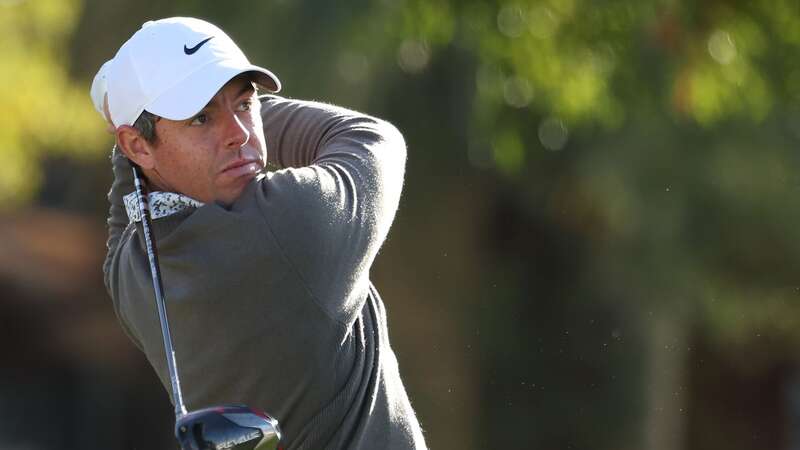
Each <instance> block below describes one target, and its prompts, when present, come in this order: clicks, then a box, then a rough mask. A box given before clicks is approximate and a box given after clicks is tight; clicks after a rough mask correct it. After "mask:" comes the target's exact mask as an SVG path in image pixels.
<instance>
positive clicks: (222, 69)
mask: <svg viewBox="0 0 800 450" xmlns="http://www.w3.org/2000/svg"><path fill="white" fill-rule="evenodd" d="M212 64H213V65H214V68H213V69H211V70H204V69H202V68H201V69H200V70H197V71H196V72H194V73H193V74H191V75H189V76H188V77H186V78H184V79H183V80H182V81H181V82H179V83H178V84H177V85H175V86H173V87H172V88H170V89H168V90H166V91H165V92H164V93H163V94H161V95H160V96H158V97H157V98H156V99H154V100H153V101H152V102H150V104H148V105H145V107H144V109H145V110H146V111H148V112H150V113H152V114H155V115H157V116H160V117H164V118H166V119H170V120H185V119H188V118H190V117H192V116H194V115H195V114H197V113H198V112H200V110H202V109H203V108H204V107H205V106H206V105H207V104H208V102H210V101H211V99H212V98H213V97H214V95H216V94H217V92H218V91H219V90H220V89H222V87H223V86H225V83H227V82H228V81H230V80H231V79H232V78H234V77H235V76H237V75H239V74H242V73H245V72H252V74H253V81H254V82H256V83H257V84H258V85H260V86H263V87H264V88H266V89H267V90H268V91H270V92H278V91H280V90H281V82H280V80H278V77H276V76H275V75H274V74H273V73H272V72H270V71H269V70H267V69H264V68H263V67H258V66H254V65H252V64H251V65H245V66H242V65H241V64H233V63H231V64H226V62H225V61H221V62H220V61H215V62H214V63H212Z"/></svg>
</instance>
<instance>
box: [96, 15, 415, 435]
mask: <svg viewBox="0 0 800 450" xmlns="http://www.w3.org/2000/svg"><path fill="white" fill-rule="evenodd" d="M280 87H281V85H280V82H279V80H278V78H277V77H276V76H275V75H274V74H272V73H271V72H270V71H269V70H266V69H264V68H262V67H258V66H254V65H252V64H250V62H249V61H248V60H247V58H246V57H245V55H244V54H243V53H242V51H241V50H240V49H239V48H238V47H237V46H236V44H235V43H234V42H233V41H232V40H231V39H230V38H229V37H228V36H227V35H226V34H225V33H224V32H223V31H222V30H220V29H219V28H217V27H216V26H214V25H212V24H210V23H208V22H205V21H202V20H198V19H192V18H182V17H174V18H169V19H162V20H158V21H152V22H147V23H145V24H144V25H143V26H142V28H141V29H140V30H139V31H137V32H136V33H135V34H134V35H133V36H132V37H131V38H130V39H129V40H128V41H127V42H125V43H124V44H123V45H122V47H121V48H120V49H119V51H118V52H117V54H116V55H115V56H114V58H113V59H112V60H110V61H109V62H108V63H106V64H105V65H104V66H103V68H102V69H101V70H100V72H99V73H98V75H97V77H95V82H94V83H93V86H92V98H93V100H94V102H95V106H96V107H97V108H98V110H99V111H101V112H102V113H103V114H104V116H105V117H106V119H107V120H108V121H109V124H110V127H111V129H112V130H113V132H114V134H115V137H116V142H117V145H116V147H115V149H114V151H113V155H112V165H113V172H114V181H113V184H112V186H111V191H110V193H109V195H108V198H109V202H110V204H111V207H110V217H109V219H108V225H109V238H108V255H107V257H106V260H105V264H104V266H103V271H104V273H105V283H106V287H107V289H108V291H109V293H110V295H111V298H112V300H113V304H114V308H115V311H116V313H117V316H118V317H119V320H120V323H121V324H122V327H123V328H124V330H125V331H126V332H127V334H128V335H129V336H130V338H131V339H132V340H133V342H134V343H135V344H136V345H137V346H138V347H139V348H140V349H141V350H142V352H144V354H145V356H146V357H147V359H148V360H149V362H150V364H151V365H152V366H153V368H154V369H155V371H156V373H157V374H158V376H159V378H160V379H161V382H162V383H163V384H164V387H165V388H166V389H167V390H168V391H169V386H170V379H169V375H168V372H167V367H166V358H165V355H164V349H163V346H162V344H163V341H162V338H161V329H160V326H159V320H158V315H157V311H156V307H155V302H154V301H153V295H154V294H153V287H152V284H151V276H150V272H149V266H148V260H147V255H146V251H145V246H144V243H143V238H142V234H141V223H140V220H141V218H140V217H139V214H138V210H137V207H136V197H135V194H134V185H133V181H132V171H131V165H130V164H131V162H132V163H135V164H137V165H138V166H139V167H140V169H141V171H142V173H143V174H144V175H145V178H146V182H147V185H148V188H149V191H150V194H149V201H150V207H151V210H152V217H153V232H154V235H155V239H156V242H157V243H158V250H159V258H160V263H161V271H162V276H163V283H164V291H165V297H166V301H167V308H168V311H169V317H170V326H171V328H172V334H173V338H174V343H175V349H176V356H177V363H178V367H179V368H180V372H181V373H180V375H181V384H182V386H183V388H184V395H185V401H186V405H187V407H188V408H189V410H195V409H199V408H203V407H206V406H210V405H216V404H229V403H244V404H247V405H250V406H253V407H256V408H259V409H263V410H265V411H267V412H269V413H270V414H271V415H273V416H275V417H276V418H277V419H278V420H279V421H280V424H281V428H282V431H283V435H284V438H283V440H282V447H283V448H285V449H314V450H317V449H370V450H375V449H423V448H426V446H425V441H424V438H423V436H422V431H421V429H420V426H419V423H418V421H417V418H416V416H415V414H414V410H413V409H412V407H411V405H410V403H409V399H408V396H407V394H406V390H405V388H404V386H403V383H402V381H401V378H400V373H399V371H398V364H397V360H396V358H395V355H394V352H393V351H392V348H391V346H390V345H389V338H388V332H387V322H386V310H385V308H384V305H383V302H382V300H381V298H380V296H379V295H378V292H377V290H376V289H375V287H374V286H373V285H372V283H371V282H370V280H369V272H370V267H371V266H372V263H373V261H374V259H375V256H376V255H377V253H378V249H379V248H380V246H381V244H382V243H383V241H384V239H386V235H387V233H388V232H389V227H390V226H391V223H392V220H393V218H394V215H395V211H396V210H397V207H398V202H399V199H400V193H401V188H402V185H403V174H404V166H405V157H406V149H405V143H404V141H403V138H402V136H401V135H400V133H399V132H398V131H397V129H395V128H394V127H393V126H392V125H390V124H388V123H387V122H384V121H382V120H379V119H375V118H372V117H369V116H366V115H363V114H359V113H356V112H353V111H349V110H346V109H342V108H338V107H335V106H330V105H326V104H321V103H314V102H306V101H296V100H289V99H285V98H281V97H278V96H275V95H266V96H263V97H258V96H257V93H258V90H257V89H261V90H262V91H266V92H268V93H270V94H274V93H276V92H278V91H279V90H280ZM268 164H269V165H270V167H272V166H274V167H277V168H279V170H276V171H271V170H267V169H266V167H267V166H268Z"/></svg>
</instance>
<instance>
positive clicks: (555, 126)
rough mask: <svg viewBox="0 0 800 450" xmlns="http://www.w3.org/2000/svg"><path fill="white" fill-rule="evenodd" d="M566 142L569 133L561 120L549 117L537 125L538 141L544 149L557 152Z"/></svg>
mask: <svg viewBox="0 0 800 450" xmlns="http://www.w3.org/2000/svg"><path fill="white" fill-rule="evenodd" d="M568 140H569V131H568V130H567V126H566V125H564V122H562V121H561V120H559V119H557V118H555V117H550V118H547V119H545V120H543V121H542V123H541V124H539V141H541V143H542V145H543V146H544V148H546V149H548V150H552V151H558V150H561V149H563V148H564V146H565V145H567V141H568Z"/></svg>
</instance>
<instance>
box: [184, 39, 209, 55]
mask: <svg viewBox="0 0 800 450" xmlns="http://www.w3.org/2000/svg"><path fill="white" fill-rule="evenodd" d="M211 39H214V36H211V37H209V38H205V39H203V40H202V41H200V42H199V43H198V44H197V45H195V46H194V47H192V48H188V47H186V44H184V45H183V53H186V54H187V55H194V53H195V52H196V51H198V50H200V47H202V46H203V44H205V43H206V42H208V41H210V40H211Z"/></svg>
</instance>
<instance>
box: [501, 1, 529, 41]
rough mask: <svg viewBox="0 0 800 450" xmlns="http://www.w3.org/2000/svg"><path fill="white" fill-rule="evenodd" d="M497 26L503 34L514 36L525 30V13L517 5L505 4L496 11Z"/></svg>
mask: <svg viewBox="0 0 800 450" xmlns="http://www.w3.org/2000/svg"><path fill="white" fill-rule="evenodd" d="M497 28H498V29H499V30H500V32H501V33H503V34H504V35H506V36H508V37H510V38H515V37H519V36H521V35H522V33H523V32H524V31H525V15H524V13H523V12H522V9H521V8H520V7H519V6H517V5H505V6H503V8H502V9H501V10H500V12H499V13H497Z"/></svg>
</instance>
